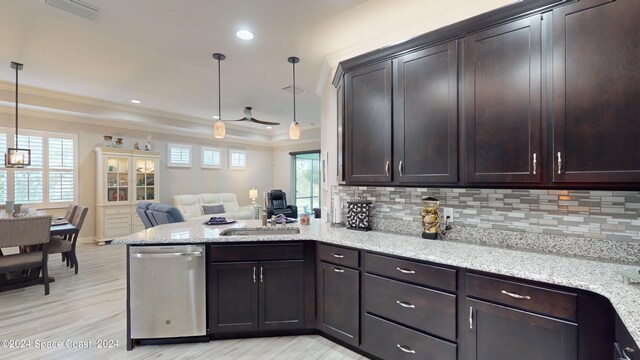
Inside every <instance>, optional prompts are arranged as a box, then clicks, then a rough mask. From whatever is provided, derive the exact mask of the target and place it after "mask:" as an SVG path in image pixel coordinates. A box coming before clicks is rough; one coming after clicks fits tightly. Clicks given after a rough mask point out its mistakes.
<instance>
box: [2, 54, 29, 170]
mask: <svg viewBox="0 0 640 360" xmlns="http://www.w3.org/2000/svg"><path fill="white" fill-rule="evenodd" d="M11 68H12V69H15V70H16V137H15V139H16V144H15V145H16V147H14V148H7V152H6V153H5V154H4V166H5V167H7V168H23V167H25V166H29V165H31V150H30V149H20V147H19V145H18V71H20V70H22V68H23V65H22V64H19V63H17V62H13V61H12V62H11Z"/></svg>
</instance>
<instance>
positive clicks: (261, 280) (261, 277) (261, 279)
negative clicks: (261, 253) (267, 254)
mask: <svg viewBox="0 0 640 360" xmlns="http://www.w3.org/2000/svg"><path fill="white" fill-rule="evenodd" d="M260 282H264V277H263V276H262V266H260Z"/></svg>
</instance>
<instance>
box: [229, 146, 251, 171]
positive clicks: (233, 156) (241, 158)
mask: <svg viewBox="0 0 640 360" xmlns="http://www.w3.org/2000/svg"><path fill="white" fill-rule="evenodd" d="M246 168H247V152H246V151H243V150H231V149H229V169H246Z"/></svg>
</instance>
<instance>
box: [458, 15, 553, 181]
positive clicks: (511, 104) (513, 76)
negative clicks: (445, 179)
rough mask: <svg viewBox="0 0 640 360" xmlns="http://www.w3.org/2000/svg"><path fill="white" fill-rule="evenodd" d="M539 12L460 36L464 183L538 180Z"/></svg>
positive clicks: (539, 177)
mask: <svg viewBox="0 0 640 360" xmlns="http://www.w3.org/2000/svg"><path fill="white" fill-rule="evenodd" d="M540 23H541V18H540V15H535V16H531V17H529V18H525V19H522V20H518V21H514V22H511V23H507V24H504V25H501V26H497V27H494V28H491V29H489V30H485V31H481V32H477V33H475V34H472V35H470V36H468V37H466V38H465V43H466V44H465V47H466V48H465V51H466V53H465V59H464V71H465V84H464V86H465V97H464V109H465V110H464V114H465V115H464V121H465V126H466V129H465V132H466V181H467V182H468V183H483V184H497V183H532V184H535V183H540V181H541V179H542V177H541V173H542V171H541V170H542V168H543V167H544V163H543V161H544V156H543V153H542V146H541V110H540V107H541V105H540V101H541V86H540V84H541V65H542V52H541V47H542V44H541V26H540Z"/></svg>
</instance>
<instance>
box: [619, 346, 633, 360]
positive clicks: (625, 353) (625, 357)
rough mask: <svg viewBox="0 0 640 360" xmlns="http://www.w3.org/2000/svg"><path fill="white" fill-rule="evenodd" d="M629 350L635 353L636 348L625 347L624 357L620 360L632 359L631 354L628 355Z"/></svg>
mask: <svg viewBox="0 0 640 360" xmlns="http://www.w3.org/2000/svg"><path fill="white" fill-rule="evenodd" d="M627 352H629V353H633V352H635V349H633V348H630V347H626V348H624V350H622V356H624V357H623V358H622V359H620V360H631V358H630V357H629V355H627Z"/></svg>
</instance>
